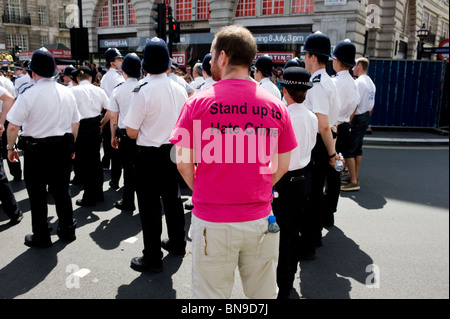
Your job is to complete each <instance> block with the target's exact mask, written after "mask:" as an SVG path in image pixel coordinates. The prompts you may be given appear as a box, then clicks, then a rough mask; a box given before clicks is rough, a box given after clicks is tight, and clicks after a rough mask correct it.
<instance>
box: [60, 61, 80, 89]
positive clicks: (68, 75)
mask: <svg viewBox="0 0 450 319" xmlns="http://www.w3.org/2000/svg"><path fill="white" fill-rule="evenodd" d="M76 70H77V69H76V68H74V67H73V66H71V65H69V66H66V68H65V69H64V72H63V81H64V85H66V86H67V87H68V88H73V87H74V86H76V85H77V82H75V80H74V77H73V74H72V72H74V71H76Z"/></svg>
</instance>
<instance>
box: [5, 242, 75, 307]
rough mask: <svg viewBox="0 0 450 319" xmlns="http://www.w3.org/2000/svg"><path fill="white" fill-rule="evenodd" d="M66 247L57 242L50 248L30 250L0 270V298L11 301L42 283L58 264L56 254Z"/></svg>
mask: <svg viewBox="0 0 450 319" xmlns="http://www.w3.org/2000/svg"><path fill="white" fill-rule="evenodd" d="M67 245H68V243H66V242H63V241H59V240H58V241H56V242H54V243H53V246H52V247H50V248H45V249H41V248H30V249H28V250H26V251H25V252H24V253H22V254H21V255H20V256H18V257H17V258H15V259H14V260H13V261H11V262H10V263H9V264H8V265H7V266H5V267H4V268H2V269H0V287H1V289H0V298H1V299H13V298H15V297H17V296H20V295H23V294H25V293H27V292H28V291H30V290H31V289H33V288H34V287H36V286H37V285H38V284H39V283H41V282H42V281H44V280H45V278H46V277H47V276H48V274H49V273H50V272H51V271H52V270H53V268H55V267H56V265H57V264H58V258H57V254H58V253H59V252H60V251H61V250H62V249H64V247H66V246H67ZM41 298H45V296H41Z"/></svg>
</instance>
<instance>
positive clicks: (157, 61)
mask: <svg viewBox="0 0 450 319" xmlns="http://www.w3.org/2000/svg"><path fill="white" fill-rule="evenodd" d="M169 67H170V56H169V49H168V48H167V44H166V42H165V41H164V40H162V39H160V38H157V37H154V38H152V39H151V40H150V41H148V42H147V44H146V45H145V49H144V58H143V59H142V68H143V69H144V71H146V72H148V73H150V74H161V73H164V72H166V71H167V70H168V69H169Z"/></svg>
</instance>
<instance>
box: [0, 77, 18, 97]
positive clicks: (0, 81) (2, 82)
mask: <svg viewBox="0 0 450 319" xmlns="http://www.w3.org/2000/svg"><path fill="white" fill-rule="evenodd" d="M0 86H2V87H4V88H5V89H6V91H8V93H9V94H11V95H12V96H13V97H14V98H15V97H16V90H15V89H14V84H13V83H12V81H11V80H10V79H7V78H5V77H4V76H3V75H0Z"/></svg>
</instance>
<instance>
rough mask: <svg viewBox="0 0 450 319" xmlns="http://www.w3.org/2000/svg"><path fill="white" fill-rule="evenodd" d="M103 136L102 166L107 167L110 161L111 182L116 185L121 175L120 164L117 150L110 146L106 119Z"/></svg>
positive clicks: (109, 129)
mask: <svg viewBox="0 0 450 319" xmlns="http://www.w3.org/2000/svg"><path fill="white" fill-rule="evenodd" d="M102 138H103V158H102V160H101V161H102V167H103V168H109V164H110V163H111V170H110V171H111V182H112V183H113V184H116V185H118V184H119V180H120V177H121V176H122V165H121V161H120V154H119V151H118V150H116V149H115V148H113V147H112V146H111V128H110V122H109V121H108V122H107V123H106V124H105V126H104V127H103V130H102Z"/></svg>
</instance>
